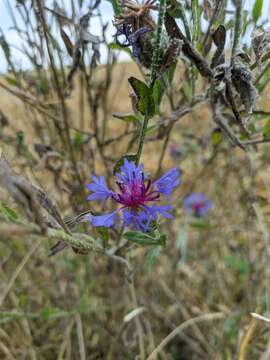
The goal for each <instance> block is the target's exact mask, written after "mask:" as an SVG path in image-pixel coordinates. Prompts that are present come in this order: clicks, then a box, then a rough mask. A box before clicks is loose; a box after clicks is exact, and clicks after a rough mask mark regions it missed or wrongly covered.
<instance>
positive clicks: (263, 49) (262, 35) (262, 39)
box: [251, 28, 270, 68]
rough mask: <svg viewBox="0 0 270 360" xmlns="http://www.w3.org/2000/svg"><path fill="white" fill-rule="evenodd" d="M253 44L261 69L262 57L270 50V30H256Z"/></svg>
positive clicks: (252, 36)
mask: <svg viewBox="0 0 270 360" xmlns="http://www.w3.org/2000/svg"><path fill="white" fill-rule="evenodd" d="M251 44H252V47H253V51H254V54H255V58H256V63H257V65H258V67H259V68H260V67H261V58H262V56H263V55H264V54H265V53H267V52H268V51H269V50H270V29H267V30H264V29H259V28H257V29H254V31H253V32H252V35H251Z"/></svg>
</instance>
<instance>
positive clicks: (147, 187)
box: [112, 178, 160, 209]
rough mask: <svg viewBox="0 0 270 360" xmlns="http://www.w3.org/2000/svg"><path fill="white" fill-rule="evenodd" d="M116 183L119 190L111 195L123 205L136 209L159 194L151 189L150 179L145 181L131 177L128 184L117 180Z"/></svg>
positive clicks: (153, 199)
mask: <svg viewBox="0 0 270 360" xmlns="http://www.w3.org/2000/svg"><path fill="white" fill-rule="evenodd" d="M117 185H118V187H119V190H120V192H119V193H116V194H113V196H112V197H113V199H114V200H115V201H117V202H118V203H120V204H122V205H124V207H129V208H133V209H136V208H138V207H140V206H143V205H145V204H146V203H147V202H149V201H156V200H158V199H159V197H160V194H159V193H158V192H157V191H156V190H154V189H153V186H152V182H151V180H148V181H147V182H146V183H145V182H144V179H143V178H142V180H141V181H139V180H137V179H133V180H132V181H131V183H130V184H125V183H121V182H117Z"/></svg>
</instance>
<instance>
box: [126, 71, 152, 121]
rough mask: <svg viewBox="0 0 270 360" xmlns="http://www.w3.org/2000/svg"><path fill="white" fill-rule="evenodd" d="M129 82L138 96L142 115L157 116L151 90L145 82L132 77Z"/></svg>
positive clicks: (138, 107) (138, 106) (138, 105)
mask: <svg viewBox="0 0 270 360" xmlns="http://www.w3.org/2000/svg"><path fill="white" fill-rule="evenodd" d="M128 82H129V83H130V85H131V86H132V89H133V90H134V92H135V94H136V95H137V98H138V102H137V109H138V111H140V113H141V114H143V115H145V116H148V117H152V116H154V115H155V102H154V99H153V95H152V89H150V88H149V87H148V86H147V85H146V84H145V83H144V82H143V81H141V80H138V79H136V78H135V77H130V78H129V79H128Z"/></svg>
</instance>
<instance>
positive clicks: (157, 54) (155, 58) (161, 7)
mask: <svg viewBox="0 0 270 360" xmlns="http://www.w3.org/2000/svg"><path fill="white" fill-rule="evenodd" d="M165 11H166V0H160V2H159V14H158V22H157V30H156V37H155V48H154V54H153V62H152V66H151V77H150V88H152V87H153V85H154V83H155V81H156V78H157V72H158V67H159V61H160V42H161V34H162V28H163V23H164V16H165ZM148 121H149V116H148V115H147V114H145V116H144V119H143V123H142V125H141V130H140V136H139V145H138V150H137V154H136V164H137V165H138V164H139V162H140V158H141V154H142V149H143V143H144V139H145V134H146V130H147V126H148Z"/></svg>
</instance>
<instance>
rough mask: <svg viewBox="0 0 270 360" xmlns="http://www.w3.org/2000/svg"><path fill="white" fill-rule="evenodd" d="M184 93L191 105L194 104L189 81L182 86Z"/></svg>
mask: <svg viewBox="0 0 270 360" xmlns="http://www.w3.org/2000/svg"><path fill="white" fill-rule="evenodd" d="M182 92H183V95H184V97H185V98H186V100H187V101H188V103H189V104H191V103H192V89H191V87H190V85H189V83H188V82H187V81H184V82H183V84H182Z"/></svg>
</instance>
